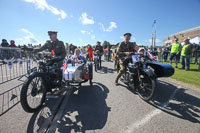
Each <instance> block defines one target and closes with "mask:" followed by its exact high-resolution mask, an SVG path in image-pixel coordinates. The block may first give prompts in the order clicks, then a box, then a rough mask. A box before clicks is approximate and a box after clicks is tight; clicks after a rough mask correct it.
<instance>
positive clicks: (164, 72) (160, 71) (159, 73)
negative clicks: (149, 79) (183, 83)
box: [147, 61, 174, 78]
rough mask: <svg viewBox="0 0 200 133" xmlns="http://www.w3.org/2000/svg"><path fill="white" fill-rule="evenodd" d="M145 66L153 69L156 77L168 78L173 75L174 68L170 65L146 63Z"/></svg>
mask: <svg viewBox="0 0 200 133" xmlns="http://www.w3.org/2000/svg"><path fill="white" fill-rule="evenodd" d="M147 66H150V67H152V68H153V69H154V72H155V74H156V77H157V78H159V77H170V76H172V75H173V74H174V68H173V67H172V66H171V65H170V64H165V63H160V62H153V61H151V62H148V63H147Z"/></svg>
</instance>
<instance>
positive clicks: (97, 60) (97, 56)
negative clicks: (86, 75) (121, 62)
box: [94, 50, 100, 72]
mask: <svg viewBox="0 0 200 133" xmlns="http://www.w3.org/2000/svg"><path fill="white" fill-rule="evenodd" d="M99 69H100V51H99V50H97V51H95V53H94V70H95V72H97V71H98V70H99Z"/></svg>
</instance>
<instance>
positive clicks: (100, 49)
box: [94, 41, 103, 68]
mask: <svg viewBox="0 0 200 133" xmlns="http://www.w3.org/2000/svg"><path fill="white" fill-rule="evenodd" d="M97 50H98V51H99V52H100V55H99V61H100V62H99V63H100V68H101V56H102V55H103V47H102V46H101V42H99V41H98V42H97V45H96V46H95V49H94V52H96V51H97Z"/></svg>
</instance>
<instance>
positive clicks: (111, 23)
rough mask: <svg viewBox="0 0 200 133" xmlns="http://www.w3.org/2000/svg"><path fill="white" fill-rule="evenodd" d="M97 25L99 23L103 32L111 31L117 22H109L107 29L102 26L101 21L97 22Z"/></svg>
mask: <svg viewBox="0 0 200 133" xmlns="http://www.w3.org/2000/svg"><path fill="white" fill-rule="evenodd" d="M99 25H101V28H102V29H103V31H105V32H111V31H112V30H113V29H116V28H117V23H115V22H110V26H109V27H108V28H107V29H106V28H105V27H104V25H103V24H102V23H99Z"/></svg>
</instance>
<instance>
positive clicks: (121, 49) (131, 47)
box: [116, 42, 136, 81]
mask: <svg viewBox="0 0 200 133" xmlns="http://www.w3.org/2000/svg"><path fill="white" fill-rule="evenodd" d="M135 47H136V43H135V42H129V43H127V44H126V43H125V42H121V43H120V44H119V46H118V48H117V53H116V55H117V58H118V59H119V65H120V70H119V73H118V75H117V78H116V81H118V79H119V78H120V77H121V76H122V75H123V74H124V72H125V66H124V64H123V62H124V60H123V57H125V56H126V54H125V52H136V50H135Z"/></svg>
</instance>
